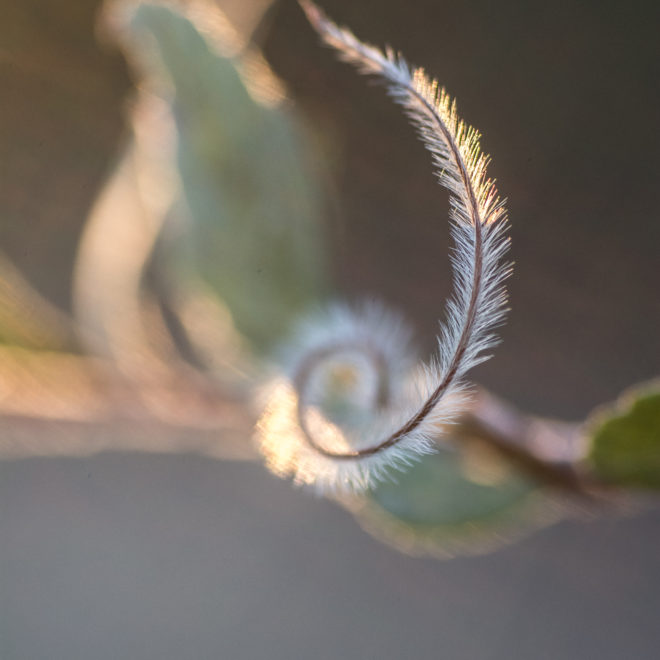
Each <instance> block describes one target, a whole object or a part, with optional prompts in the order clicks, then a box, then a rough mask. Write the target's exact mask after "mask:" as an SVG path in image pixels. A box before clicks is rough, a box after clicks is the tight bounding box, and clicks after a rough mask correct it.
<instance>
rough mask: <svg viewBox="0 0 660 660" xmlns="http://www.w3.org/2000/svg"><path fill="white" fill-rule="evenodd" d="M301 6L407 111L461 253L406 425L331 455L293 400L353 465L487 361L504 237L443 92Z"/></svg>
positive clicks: (482, 164) (479, 157) (481, 163)
mask: <svg viewBox="0 0 660 660" xmlns="http://www.w3.org/2000/svg"><path fill="white" fill-rule="evenodd" d="M300 4H301V6H302V8H303V10H304V12H305V14H306V15H307V17H308V19H309V21H310V23H311V24H312V26H313V27H314V28H315V29H316V30H317V31H318V32H319V33H320V35H321V37H322V38H323V40H324V41H325V42H326V44H328V45H329V46H332V47H333V48H335V49H337V50H338V51H339V54H340V57H342V59H345V60H347V61H349V62H351V63H353V64H355V65H357V66H358V68H359V69H360V70H361V71H362V72H364V73H369V74H375V75H379V76H381V77H382V78H384V80H385V81H386V82H387V84H388V86H389V92H390V94H391V95H392V96H393V97H394V98H395V100H396V101H397V102H398V103H399V104H401V105H403V106H404V108H405V109H406V111H407V114H408V116H409V117H410V119H411V120H412V122H413V124H414V125H415V126H416V127H417V129H418V131H419V133H420V135H421V138H422V140H423V141H424V143H425V145H426V147H427V148H428V149H429V150H430V151H431V153H432V154H433V159H434V163H435V165H436V166H437V167H438V176H439V179H440V183H441V184H442V185H444V186H445V187H446V188H447V189H448V190H449V191H450V194H451V196H452V197H451V205H452V209H451V217H452V220H453V221H454V223H455V225H454V236H455V238H456V241H457V243H458V248H459V254H458V256H457V257H456V258H455V260H454V267H455V271H456V286H457V293H456V294H455V299H454V300H453V301H450V303H449V316H450V320H449V323H448V326H445V328H444V331H443V333H442V334H443V336H442V339H443V340H444V341H441V342H440V363H441V365H442V372H441V377H440V379H439V382H438V383H437V385H436V386H435V388H434V389H433V391H432V392H431V394H430V395H429V396H428V397H427V398H426V400H425V401H424V402H423V403H422V404H421V406H420V407H419V408H418V410H417V411H416V412H415V413H414V414H413V415H412V416H411V417H410V418H409V419H408V420H407V421H406V422H405V423H403V424H402V425H401V426H400V427H399V428H398V429H396V430H395V431H394V432H393V433H391V434H390V435H389V436H388V437H386V438H385V439H384V440H382V441H381V442H378V443H376V444H373V445H371V446H369V447H366V448H362V449H357V450H354V451H342V452H339V451H332V450H329V449H327V448H325V447H323V446H321V445H320V444H319V443H318V442H317V441H316V440H315V439H314V437H313V435H312V433H311V432H310V430H309V427H308V425H307V421H306V416H305V402H304V397H303V396H299V399H298V403H297V417H298V422H299V425H300V428H301V430H302V432H303V434H304V436H305V439H306V441H307V443H308V444H309V445H310V446H311V447H312V448H313V449H314V450H315V451H317V452H319V453H320V454H322V455H323V456H326V457H328V458H332V459H337V460H355V459H360V458H364V457H367V456H373V455H374V454H378V453H380V452H382V451H384V450H386V449H388V448H389V447H393V446H395V445H397V444H398V443H399V442H401V440H403V439H404V438H407V437H408V436H409V435H410V434H411V433H413V432H414V431H416V430H417V429H419V427H420V426H421V425H422V424H423V422H424V421H425V420H426V419H427V418H428V417H429V415H430V414H431V413H432V412H433V411H434V409H435V408H436V406H438V404H439V403H440V401H441V400H442V398H443V396H444V395H445V394H446V393H447V391H448V390H449V389H450V388H451V387H452V386H454V385H455V384H456V383H457V381H459V380H460V378H461V376H462V375H463V374H464V373H465V371H467V369H469V368H470V367H471V366H473V365H474V364H476V363H477V362H478V361H481V360H483V359H485V358H484V357H483V355H482V353H483V350H484V349H485V348H488V347H490V346H492V345H493V344H494V343H495V340H494V338H493V337H492V336H491V335H490V330H491V329H492V328H493V327H494V326H495V325H497V324H498V323H499V322H500V321H501V320H502V318H503V315H504V311H505V310H504V303H505V301H506V294H505V292H504V290H503V288H502V281H503V280H504V279H505V278H506V277H507V276H508V274H509V270H510V269H509V268H508V267H505V266H502V265H500V264H499V258H500V256H501V255H502V253H503V252H504V251H505V250H506V248H507V245H508V242H507V241H506V240H504V239H503V238H502V232H503V229H504V227H505V226H506V218H505V214H504V209H503V205H502V202H501V201H500V200H499V199H498V196H497V191H496V189H495V186H494V182H493V181H491V180H488V179H486V177H485V170H486V166H487V164H488V162H489V159H488V157H487V156H485V155H483V154H481V152H480V149H479V137H480V136H479V134H478V133H477V132H476V131H475V130H474V129H472V128H469V127H467V126H466V125H465V124H464V123H463V122H462V121H459V120H458V118H457V116H456V106H455V103H453V102H450V100H449V98H448V96H447V94H446V93H445V91H444V89H439V88H438V84H437V83H436V82H435V81H430V80H429V79H428V78H427V77H426V75H425V74H424V72H423V70H421V69H416V70H415V71H414V72H413V74H412V75H411V73H410V69H409V67H408V65H407V64H406V62H405V61H404V60H403V58H401V57H400V56H396V55H394V53H393V52H392V51H391V50H389V49H387V50H386V52H385V53H383V52H382V51H381V50H379V49H377V48H375V47H373V46H369V45H367V44H363V43H362V42H360V41H359V40H358V39H357V38H356V37H355V36H354V35H353V34H352V33H351V32H350V31H348V30H346V29H343V28H339V27H338V26H337V25H336V24H334V23H333V22H332V21H330V20H329V19H328V18H327V16H326V15H325V14H324V13H323V12H322V11H321V10H320V9H319V8H318V7H316V5H314V4H313V3H312V2H310V1H309V0H300ZM466 226H467V227H469V228H470V230H471V236H469V237H468V236H465V235H461V233H460V232H461V230H462V229H464V228H465V227H466ZM461 250H462V251H463V252H462V253H461ZM467 275H469V277H467ZM466 280H468V281H466ZM466 284H467V290H469V297H467V301H466V304H464V305H463V309H461V302H462V300H463V299H464V298H465V290H466V289H465V288H463V291H461V285H466ZM457 328H458V332H456V329H457ZM448 346H449V347H450V350H449V352H448V348H447V347H448ZM327 355H328V352H327V351H325V352H323V355H320V354H319V355H318V356H308V358H307V359H306V360H304V361H303V365H304V366H303V367H301V371H300V372H299V375H298V377H297V378H295V379H294V381H295V383H296V385H297V388H298V391H299V392H301V391H302V390H303V388H304V383H305V381H306V378H307V376H308V374H309V372H310V371H311V370H312V369H313V367H314V362H315V361H318V360H320V359H321V358H323V357H326V356H327Z"/></svg>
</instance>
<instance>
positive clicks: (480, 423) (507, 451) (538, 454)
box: [455, 389, 604, 498]
mask: <svg viewBox="0 0 660 660" xmlns="http://www.w3.org/2000/svg"><path fill="white" fill-rule="evenodd" d="M455 435H456V436H457V437H458V438H459V439H461V440H462V439H466V438H472V439H475V440H479V441H481V442H483V443H484V444H486V445H487V446H488V447H490V448H492V449H494V450H495V451H496V452H497V453H498V454H500V455H501V456H502V457H504V458H505V459H506V460H507V461H509V462H510V463H511V464H513V465H514V466H515V467H517V468H518V469H519V470H520V471H521V472H522V473H524V474H527V475H529V476H530V477H532V478H533V479H535V480H536V481H538V482H540V483H541V484H543V485H545V486H549V487H551V488H556V489H559V490H562V491H566V492H570V493H573V494H578V495H581V496H585V497H588V498H592V497H594V496H595V495H597V494H598V493H599V491H602V490H603V489H604V485H603V484H600V483H598V482H597V481H596V480H595V478H594V477H593V476H592V475H590V474H588V473H587V472H586V471H585V470H584V468H583V467H582V462H583V459H584V454H585V446H584V439H583V436H582V433H581V425H580V424H577V423H569V422H562V421H558V420H552V419H544V418H541V417H535V416H532V415H528V414H525V413H522V412H521V411H519V410H517V409H516V408H514V407H513V406H512V405H511V404H509V403H507V402H505V401H503V400H502V399H500V398H498V397H496V396H494V395H492V394H490V393H489V392H487V391H486V390H483V389H479V390H478V391H477V393H476V395H475V397H474V400H473V403H472V406H471V407H470V409H469V410H468V411H467V413H466V414H465V415H464V416H463V417H462V418H461V420H460V422H459V426H458V431H457V432H456V434H455Z"/></svg>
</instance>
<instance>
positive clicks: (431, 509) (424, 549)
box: [347, 439, 563, 558]
mask: <svg viewBox="0 0 660 660" xmlns="http://www.w3.org/2000/svg"><path fill="white" fill-rule="evenodd" d="M463 441H465V442H467V446H462V447H461V450H460V451H452V450H451V449H441V450H440V451H439V452H438V453H437V454H433V455H431V456H426V457H424V458H423V459H422V460H421V461H420V462H419V463H417V464H416V465H414V466H413V467H412V468H411V469H410V470H408V471H407V472H405V473H403V474H401V475H397V480H396V481H395V482H390V483H383V484H380V485H378V486H377V487H376V488H375V489H373V490H372V491H371V492H370V493H368V494H367V495H366V496H365V497H364V499H363V500H360V501H358V500H353V501H351V500H349V501H348V502H347V504H348V507H349V508H350V509H352V510H353V511H355V513H356V514H357V516H358V519H359V520H360V521H361V523H362V524H363V526H364V527H365V528H366V529H367V530H368V531H370V532H371V533H373V534H374V535H375V536H377V537H378V538H380V539H382V540H384V541H386V542H387V543H390V544H392V545H394V546H395V547H398V548H400V549H402V550H404V551H406V552H409V553H412V554H423V555H432V556H435V557H440V558H448V557H452V556H455V555H457V554H465V553H467V554H473V553H479V552H485V551H488V550H491V549H493V548H494V547H497V546H499V545H502V544H503V543H507V542H509V541H511V540H513V539H515V538H517V537H519V536H520V535H521V534H523V533H525V532H526V531H529V530H531V529H534V528H537V527H539V526H542V525H544V524H550V523H551V522H553V521H554V520H556V519H557V517H558V516H559V515H561V513H562V511H563V507H562V505H561V504H560V502H559V500H554V499H551V498H549V497H547V495H546V494H545V493H544V492H543V491H542V490H541V489H540V488H539V487H538V485H537V484H536V483H534V482H533V481H532V480H531V479H529V478H527V477H525V476H523V475H521V474H519V473H518V472H516V471H514V470H513V468H512V467H511V466H510V465H509V464H508V463H506V462H504V460H503V459H502V458H501V457H499V456H497V455H495V454H494V453H493V451H492V450H488V448H487V447H484V446H483V445H482V444H481V443H479V442H475V441H470V440H469V439H463Z"/></svg>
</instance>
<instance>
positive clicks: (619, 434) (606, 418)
mask: <svg viewBox="0 0 660 660" xmlns="http://www.w3.org/2000/svg"><path fill="white" fill-rule="evenodd" d="M588 427H589V429H590V433H589V435H590V450H589V461H590V463H591V465H592V466H593V468H594V470H595V472H596V474H597V475H598V476H599V477H600V478H602V479H603V480H604V481H606V482H607V483H611V484H614V485H617V486H624V487H625V486H628V487H633V488H649V489H659V488H660V383H659V382H654V383H652V384H651V385H648V386H646V387H641V388H638V389H636V390H635V391H633V392H630V393H628V394H625V395H624V396H623V398H622V399H621V401H619V402H618V403H617V404H616V405H614V406H613V407H611V408H609V409H602V410H599V411H598V412H597V413H596V414H595V415H594V418H593V421H592V422H591V423H589V424H588Z"/></svg>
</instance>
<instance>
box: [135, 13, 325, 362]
mask: <svg viewBox="0 0 660 660" xmlns="http://www.w3.org/2000/svg"><path fill="white" fill-rule="evenodd" d="M199 20H201V19H198V18H196V19H194V21H195V22H194V21H193V19H191V18H190V17H188V16H186V15H184V14H182V13H180V12H178V11H177V10H175V9H173V8H169V7H165V6H163V5H160V6H159V5H158V4H157V3H154V4H151V3H149V2H145V3H141V4H140V5H139V6H138V7H137V9H136V10H135V12H134V13H133V15H132V17H131V19H130V20H129V23H128V29H129V33H130V36H131V37H132V38H130V39H128V40H126V42H125V44H126V47H127V48H128V49H129V51H131V50H133V51H134V53H133V54H134V55H137V56H138V57H137V58H132V59H133V60H134V61H136V62H137V63H138V69H139V70H140V72H141V75H142V76H144V78H145V79H146V80H147V81H148V83H149V88H150V89H153V90H155V92H156V93H157V94H159V95H162V96H163V97H164V98H166V99H167V100H168V101H169V102H170V103H171V107H172V110H173V114H174V118H175V121H176V127H177V138H178V170H179V174H180V177H181V180H182V185H183V193H184V198H185V204H186V206H187V208H188V211H189V215H190V217H191V220H192V222H191V223H190V227H189V229H190V232H189V237H190V243H189V246H188V248H189V250H188V253H187V257H184V258H182V259H181V261H182V264H179V267H180V268H182V270H184V271H185V269H186V268H188V269H190V270H191V271H195V270H196V271H197V272H198V274H199V275H201V276H202V278H203V279H204V280H205V281H206V283H207V284H209V285H210V286H211V288H212V289H213V290H214V291H215V293H216V294H217V295H218V296H219V297H220V298H221V299H222V300H223V302H224V303H225V304H226V305H227V307H228V309H229V311H230V312H231V315H232V318H233V321H234V323H235V325H236V327H237V329H238V330H239V331H240V332H241V334H242V335H243V336H244V337H245V338H246V339H247V340H248V341H249V342H250V343H251V345H252V347H253V348H255V349H256V350H257V351H258V352H266V351H268V350H269V349H270V348H271V347H272V346H273V345H274V344H275V343H276V342H278V341H280V340H281V338H282V336H283V335H284V334H285V333H286V331H287V330H288V326H289V323H290V322H291V320H292V319H294V318H295V316H296V315H297V314H298V313H299V312H301V311H302V310H303V309H305V308H306V307H307V306H309V305H310V304H313V303H314V302H316V301H318V300H319V299H320V298H322V297H323V295H324V293H325V291H326V268H325V258H324V249H323V237H322V236H321V231H320V225H321V215H322V213H321V192H320V186H319V183H318V173H317V172H315V171H314V168H313V167H310V161H311V162H313V160H312V159H311V157H310V153H309V152H310V147H309V144H308V143H307V142H306V140H305V138H304V135H303V134H302V132H301V130H300V126H299V124H298V122H297V118H296V117H295V116H294V115H293V112H292V109H291V107H290V106H288V105H287V104H286V103H279V104H276V103H273V104H268V103H264V102H260V101H258V100H256V99H255V97H254V94H252V95H251V93H250V92H249V90H248V88H247V87H246V84H245V82H244V80H245V78H244V77H242V75H241V74H240V73H239V71H238V69H237V65H236V61H235V60H233V59H232V58H229V57H223V56H222V55H221V54H219V53H218V52H217V49H216V48H215V46H214V44H213V43H212V39H210V38H209V37H207V36H205V34H206V32H205V30H204V29H203V26H201V27H200V25H197V24H196V23H198V22H199ZM217 36H218V35H216V37H217ZM180 252H181V253H183V252H184V251H183V250H181V251H180ZM186 259H187V261H186Z"/></svg>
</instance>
